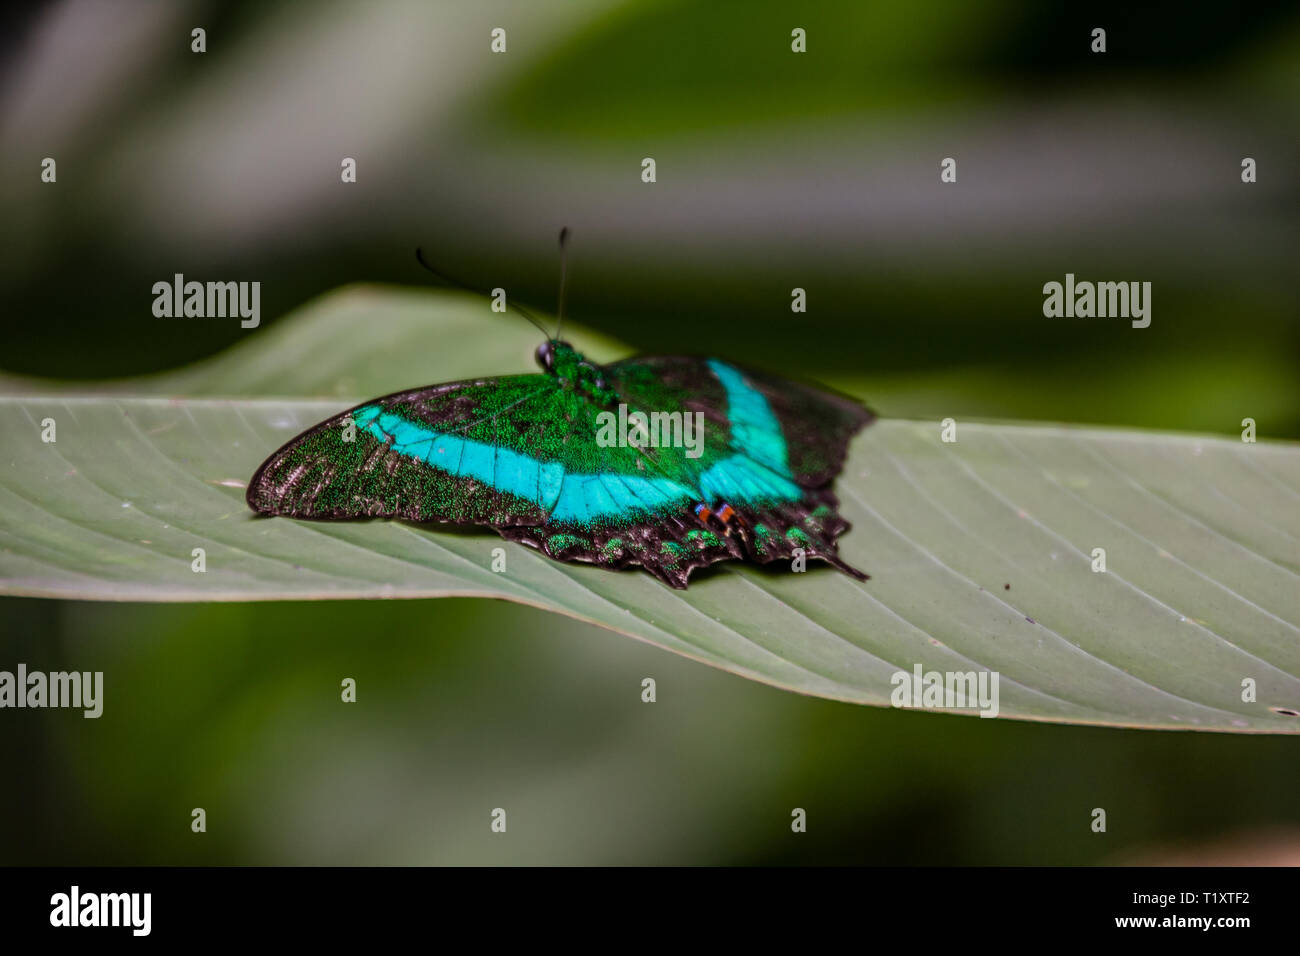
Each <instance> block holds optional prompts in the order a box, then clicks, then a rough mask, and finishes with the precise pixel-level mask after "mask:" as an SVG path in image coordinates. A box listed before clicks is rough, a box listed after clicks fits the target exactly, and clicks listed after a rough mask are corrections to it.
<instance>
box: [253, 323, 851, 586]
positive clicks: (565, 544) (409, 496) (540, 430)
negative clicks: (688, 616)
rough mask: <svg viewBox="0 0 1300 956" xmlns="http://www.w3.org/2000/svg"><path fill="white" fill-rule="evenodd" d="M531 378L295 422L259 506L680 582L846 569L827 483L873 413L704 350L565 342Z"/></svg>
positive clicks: (266, 467) (263, 477) (475, 384)
mask: <svg viewBox="0 0 1300 956" xmlns="http://www.w3.org/2000/svg"><path fill="white" fill-rule="evenodd" d="M538 361H539V363H540V364H541V366H542V369H543V374H539V375H519V376H511V377H507V378H498V379H484V380H480V381H470V382H457V383H453V384H449V385H436V386H431V387H428V388H423V389H415V390H413V391H406V392H399V393H396V394H394V395H389V396H386V397H384V398H378V399H374V400H372V401H369V402H366V403H364V404H362V405H359V406H357V407H356V408H353V409H350V410H349V411H347V412H344V413H342V414H341V415H338V416H336V417H334V418H332V419H329V420H327V421H325V422H322V423H321V424H319V425H317V426H316V427H314V428H312V429H310V430H308V431H307V432H304V433H303V434H302V435H299V436H298V437H297V438H295V439H293V440H292V441H291V442H289V443H288V444H286V445H285V446H284V447H283V448H281V449H280V450H279V451H277V452H276V453H275V454H273V455H272V456H271V457H270V458H269V459H267V461H266V462H265V463H264V464H263V465H262V467H261V468H259V469H258V471H257V473H256V474H255V475H254V476H253V479H252V481H251V482H250V483H249V487H248V504H249V506H250V507H251V508H252V509H253V510H254V511H257V512H259V513H262V514H273V515H285V516H288V517H294V518H306V519H317V520H338V519H347V518H357V517H390V518H400V519H405V520H408V521H416V522H453V523H457V524H483V525H488V526H491V527H492V528H495V529H496V530H497V531H498V532H499V533H500V534H501V535H502V536H503V537H505V538H507V539H508V540H511V541H517V542H519V543H521V544H524V545H527V546H529V547H532V548H536V549H537V550H539V551H541V552H543V553H544V554H546V555H548V556H549V557H551V558H554V559H556V560H559V561H571V562H584V563H589V564H595V565H599V566H602V567H606V568H613V569H623V568H630V567H641V568H644V569H645V570H646V571H648V572H650V573H651V574H653V575H654V576H656V577H658V578H659V579H660V580H662V581H664V582H665V583H667V584H670V585H672V586H673V587H677V588H684V587H686V585H687V582H688V580H689V578H690V575H691V572H692V571H693V570H695V569H696V568H700V567H704V566H706V565H709V564H712V563H714V562H717V561H724V560H732V559H734V560H742V561H744V560H747V561H754V562H758V563H768V562H773V561H780V560H790V559H793V558H795V557H798V556H799V555H803V556H804V557H806V558H816V559H821V560H823V561H827V562H829V563H831V564H832V565H834V566H835V567H837V568H839V569H840V570H842V571H844V572H845V573H847V574H850V575H852V576H854V577H856V578H859V579H862V578H865V577H866V576H865V575H863V574H862V573H861V572H858V571H856V570H854V569H853V568H851V567H849V566H848V565H847V564H845V563H844V562H843V561H841V560H840V558H839V557H838V554H837V552H836V544H835V539H836V538H837V537H838V536H839V535H840V534H842V533H843V532H844V531H846V530H847V529H848V524H847V523H846V522H845V521H844V520H843V519H842V518H841V517H840V516H839V514H838V511H837V502H836V500H835V498H834V496H833V494H832V493H831V490H830V485H831V483H832V481H833V480H834V478H835V475H836V474H837V473H838V472H839V470H840V468H841V466H842V464H843V461H844V455H845V450H846V448H847V445H848V441H849V439H850V438H851V437H852V436H853V435H854V434H855V433H856V432H857V431H859V430H860V429H861V428H863V427H864V426H865V425H867V424H869V423H870V422H871V421H872V419H873V416H872V414H871V413H870V412H869V411H867V410H866V409H865V408H863V407H862V406H860V405H858V404H857V403H855V402H853V401H851V400H849V399H847V398H843V397H841V396H837V395H831V394H828V393H826V392H823V391H821V390H818V389H813V388H809V387H806V386H803V385H798V384H795V383H792V382H788V381H785V380H782V379H778V378H774V377H769V376H765V375H762V374H760V373H755V372H751V371H745V370H741V369H739V368H736V367H735V366H732V365H728V364H726V363H724V362H720V361H718V360H716V359H699V358H675V357H641V358H635V359H629V360H627V361H624V362H618V363H615V364H612V365H607V366H599V365H596V364H594V363H591V362H589V361H587V360H586V359H585V358H583V357H582V356H581V355H580V354H579V353H578V352H576V351H575V350H574V349H573V348H572V347H571V346H569V345H568V344H567V343H564V342H560V341H557V340H552V341H549V342H547V343H545V344H543V346H542V347H541V348H539V349H538Z"/></svg>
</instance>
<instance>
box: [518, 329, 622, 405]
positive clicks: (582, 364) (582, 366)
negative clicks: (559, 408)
mask: <svg viewBox="0 0 1300 956" xmlns="http://www.w3.org/2000/svg"><path fill="white" fill-rule="evenodd" d="M537 364H538V365H540V366H541V367H542V371H544V372H546V373H547V374H548V375H553V376H555V378H556V379H558V380H559V382H560V384H561V385H563V386H564V387H565V388H571V389H573V390H575V391H578V392H581V393H583V394H585V395H588V396H590V397H592V398H594V399H597V400H599V401H605V400H607V399H608V398H609V397H610V396H611V395H613V393H612V392H611V391H610V390H609V388H608V386H607V385H606V383H605V375H604V371H603V370H602V369H601V367H600V366H599V365H597V364H595V363H594V362H591V361H588V360H587V358H586V356H584V355H583V354H582V353H581V352H579V351H578V350H577V349H575V348H574V347H573V346H572V345H570V344H569V343H568V342H562V341H560V340H559V339H547V340H546V341H545V342H543V343H542V344H541V345H539V346H537Z"/></svg>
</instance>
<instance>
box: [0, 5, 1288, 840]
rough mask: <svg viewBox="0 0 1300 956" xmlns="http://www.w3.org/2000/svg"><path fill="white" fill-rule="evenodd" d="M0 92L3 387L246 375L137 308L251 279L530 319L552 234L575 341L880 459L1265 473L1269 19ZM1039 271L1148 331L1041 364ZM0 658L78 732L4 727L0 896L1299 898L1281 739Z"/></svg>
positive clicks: (241, 29)
mask: <svg viewBox="0 0 1300 956" xmlns="http://www.w3.org/2000/svg"><path fill="white" fill-rule="evenodd" d="M1095 26H1101V27H1104V28H1106V29H1107V31H1108V37H1107V39H1108V52H1107V53H1106V54H1104V55H1094V54H1092V53H1090V52H1089V43H1090V36H1089V34H1090V31H1091V29H1092V28H1093V27H1095ZM194 27H203V28H204V29H206V31H207V47H208V52H206V53H204V54H201V55H200V54H194V53H191V52H190V31H191V29H193V28H194ZM493 27H503V28H505V29H506V31H507V52H506V53H505V54H493V53H491V52H490V50H489V31H490V30H491V29H492V28H493ZM794 27H802V28H804V29H805V30H806V31H807V36H808V52H807V53H806V54H801V55H796V54H793V53H791V52H790V31H791V30H792V29H793V28H794ZM0 57H2V58H3V75H4V81H3V87H2V94H3V99H0V147H2V148H0V212H2V213H3V220H2V221H3V224H4V225H3V228H4V229H5V231H6V233H7V236H8V239H9V241H8V242H7V243H6V254H5V255H4V256H3V257H0V303H2V304H3V316H4V319H3V322H4V326H3V328H4V332H3V349H2V350H0V369H2V370H3V371H7V372H19V373H24V374H29V375H42V376H49V377H53V378H58V379H62V380H71V379H87V380H90V379H100V378H105V377H112V376H124V375H132V374H139V373H143V372H149V371H156V370H162V369H168V368H174V367H177V366H179V365H182V364H184V363H186V362H189V361H192V360H195V359H198V358H201V357H203V356H206V355H210V354H212V353H214V352H216V351H218V350H220V349H221V348H223V347H225V346H227V345H230V344H232V343H233V342H235V341H237V340H238V339H239V338H241V337H243V336H247V335H255V334H257V332H256V331H251V332H247V331H241V330H240V328H239V326H238V323H237V322H233V321H227V322H222V321H202V320H190V321H174V320H173V321H169V320H159V319H155V318H154V317H153V316H152V313H151V306H152V302H153V297H152V293H151V291H150V290H151V287H152V285H153V283H154V282H157V281H159V280H167V279H170V277H171V276H172V275H173V274H174V273H176V272H182V273H185V274H186V276H187V277H189V278H196V279H200V280H207V279H222V280H228V279H235V280H258V281H260V282H261V283H262V313H263V325H264V326H265V325H269V324H271V323H273V322H274V321H275V320H276V318H277V317H278V316H280V315H283V314H284V313H286V312H288V311H289V310H291V309H292V308H294V307H295V306H297V305H299V304H301V303H302V302H304V301H306V300H307V299H309V298H310V297H312V296H314V295H316V294H319V293H321V292H324V291H326V290H328V289H331V288H334V287H336V286H340V285H343V284H345V283H349V282H354V281H385V282H398V283H423V282H425V280H426V279H427V278H428V277H427V275H425V274H424V273H422V272H420V271H419V270H418V268H417V267H416V266H415V264H414V261H413V257H412V250H413V248H414V247H415V246H416V245H421V246H423V247H424V248H425V249H426V250H427V251H428V252H429V253H430V254H431V256H432V257H433V258H434V259H435V261H437V262H439V263H440V264H442V265H443V266H444V267H445V268H446V269H447V271H449V272H451V273H453V274H456V275H459V276H462V277H464V278H465V279H466V280H467V281H468V282H470V283H471V284H474V285H476V286H482V287H493V286H504V287H506V288H508V289H509V291H510V294H511V295H512V296H514V297H516V298H518V299H520V300H521V301H525V302H528V303H530V304H532V305H535V306H536V307H537V308H539V309H541V310H543V311H545V310H548V309H549V308H550V307H551V306H552V304H553V302H554V298H555V285H556V273H557V262H556V254H555V246H554V237H555V233H556V231H557V229H558V227H559V226H560V225H562V224H567V225H569V226H570V227H571V228H572V230H573V236H574V238H573V244H572V248H571V286H570V291H569V306H570V311H571V313H572V314H573V315H574V316H575V318H576V319H578V320H580V321H581V322H583V323H585V324H586V325H588V326H591V327H593V328H596V329H598V330H600V331H602V332H605V333H608V334H610V335H612V336H614V337H616V338H619V339H621V340H623V341H625V342H627V343H629V345H631V346H634V347H636V348H638V349H645V350H653V351H692V352H699V351H708V352H713V353H716V354H720V355H725V356H727V357H729V358H733V359H735V360H738V361H744V362H750V363H753V364H756V365H762V366H767V367H771V368H775V369H778V370H782V371H785V372H786V373H788V374H790V375H794V376H800V377H809V378H815V379H820V380H823V381H826V382H829V383H831V384H834V385H837V386H839V387H841V388H845V389H847V390H850V391H852V392H854V393H856V394H859V395H862V396H864V397H865V398H866V399H867V400H868V401H869V402H870V403H871V404H872V405H873V407H875V408H876V409H877V410H878V411H880V412H881V413H882V414H885V415H890V416H900V417H944V416H948V415H952V416H955V417H957V418H963V419H969V418H1016V419H1051V420H1061V421H1070V422H1088V423H1109V424H1122V425H1129V426H1139V427H1153V428H1173V429H1189V430H1196V431H1202V432H1220V433H1226V434H1236V433H1237V432H1238V431H1239V430H1240V421H1241V419H1242V418H1244V417H1253V418H1255V419H1256V421H1257V422H1258V425H1259V430H1260V435H1261V437H1263V438H1288V439H1295V438H1300V375H1298V374H1297V371H1298V368H1297V357H1298V356H1300V324H1298V317H1300V309H1298V308H1297V306H1298V305H1300V297H1298V296H1297V294H1296V288H1295V275H1296V269H1295V260H1296V251H1297V238H1300V179H1298V178H1297V177H1296V175H1295V170H1296V167H1297V159H1300V142H1298V141H1297V139H1296V137H1295V130H1296V129H1297V128H1300V122H1298V121H1300V13H1298V12H1297V9H1296V7H1295V6H1294V5H1292V4H1282V3H1261V4H1252V5H1250V7H1249V8H1245V7H1239V6H1238V5H1235V4H1230V3H1216V4H1186V3H1180V4H1174V3H1154V4H1147V5H1144V6H1143V9H1141V10H1133V9H1130V8H1129V5H1127V4H1121V3H1119V2H1103V3H1090V4H1086V5H1085V4H1069V5H1044V4H1035V3H1031V2H1028V0H1020V2H1003V0H985V2H982V3H942V2H933V0H920V2H916V3H910V4H907V5H901V6H900V5H891V4H883V3H861V2H843V3H817V4H808V5H803V4H801V5H799V6H798V7H792V6H791V5H789V4H782V3H776V2H746V3H740V2H732V0H725V2H712V3H707V4H706V3H701V2H694V3H685V2H612V0H605V2H600V0H577V2H559V0H544V2H531V3H525V2H520V3H494V2H485V3H474V4H471V3H468V2H464V3H450V2H448V3H431V2H415V0H411V2H405V3H403V2H381V3H365V4H363V3H356V2H342V3H313V4H311V5H307V4H300V3H280V4H266V3H220V4H218V3H210V4H204V3H183V2H177V3H171V4H167V5H158V4H152V3H147V2H126V0H116V2H92V0H81V2H65V3H55V4H46V5H39V6H37V5H33V6H31V7H28V8H20V9H19V10H18V11H17V12H16V13H15V14H14V15H13V17H12V21H11V26H10V29H9V30H7V32H6V36H5V38H4V40H3V41H2V45H0ZM46 156H51V157H54V158H55V159H56V160H57V163H58V182H57V184H46V183H42V182H40V178H39V173H40V161H41V159H42V158H44V157H46ZM345 156H346V157H353V158H355V159H356V160H357V167H358V181H357V182H356V183H355V184H343V183H341V182H340V180H339V164H340V160H341V159H342V158H343V157H345ZM646 156H651V157H654V158H655V160H656V163H657V178H658V181H657V182H656V183H654V184H653V185H647V184H644V183H642V182H641V179H640V171H641V160H642V158H643V157H646ZM948 156H951V157H954V158H956V159H957V162H958V181H957V183H956V184H951V185H943V184H941V183H940V182H939V175H938V174H939V163H940V160H942V159H943V158H944V157H948ZM1246 156H1250V157H1253V158H1254V159H1256V161H1257V162H1258V168H1259V181H1258V182H1257V183H1255V184H1252V185H1245V184H1243V183H1242V182H1241V180H1240V164H1241V160H1242V158H1243V157H1246ZM1067 272H1073V273H1075V274H1076V275H1077V276H1078V277H1079V278H1081V279H1094V280H1098V279H1104V280H1145V281H1150V282H1152V284H1153V313H1152V316H1153V317H1152V324H1151V327H1150V328H1148V329H1145V330H1136V329H1132V328H1130V327H1129V325H1128V323H1127V322H1126V321H1123V320H1111V319H1046V318H1044V317H1043V315H1042V311H1041V310H1042V299H1043V297H1042V292H1041V289H1042V286H1043V283H1045V282H1048V281H1052V280H1057V281H1060V280H1061V279H1062V278H1063V277H1064V275H1065V273H1067ZM795 286H799V287H803V288H805V289H807V291H808V304H809V310H808V312H807V313H806V314H800V315H796V314H792V313H791V312H790V307H789V303H790V290H791V288H792V287H795ZM485 327H486V326H485ZM577 344H579V345H581V343H577ZM429 347H430V349H447V348H455V347H456V343H448V342H434V341H431V342H430V346H429ZM493 371H494V370H492V369H480V368H474V369H466V374H467V375H469V374H489V373H491V372H493ZM414 384H417V383H414V382H394V383H393V387H394V388H398V387H404V386H409V385H414ZM364 397H366V396H357V398H364ZM0 631H2V632H3V643H2V644H0V667H3V668H11V667H12V665H14V664H16V663H17V662H18V661H24V662H26V663H27V664H28V666H29V667H30V668H39V669H46V670H56V669H64V668H76V669H79V670H104V671H105V672H106V681H107V692H106V693H107V701H106V705H105V713H104V716H103V717H102V718H101V719H99V720H97V721H95V720H83V719H81V718H80V717H79V716H76V715H74V714H71V713H65V712H39V711H22V712H17V711H5V712H3V716H0V759H3V760H4V765H5V766H6V768H7V769H9V771H10V779H11V780H12V781H14V782H15V783H16V784H17V785H16V786H15V785H11V786H9V787H6V788H0V811H2V812H0V862H95V863H133V862H150V863H153V862H212V863H241V862H255V863H298V862H302V863H311V862H329V863H354V862H355V863H424V862H456V863H498V862H556V863H579V862H594V863H631V862H652V863H661V862H662V863H669V862H671V863H786V862H833V863H839V862H882V863H1092V862H1105V861H1112V862H1113V861H1126V860H1132V859H1141V860H1159V859H1168V858H1174V857H1177V858H1178V859H1205V860H1221V859H1224V855H1225V854H1236V856H1235V857H1233V858H1234V859H1253V860H1262V859H1265V858H1268V859H1273V858H1272V857H1267V853H1269V852H1275V853H1281V854H1283V855H1285V854H1288V853H1289V854H1290V856H1289V857H1286V858H1287V859H1292V860H1300V851H1298V850H1297V849H1296V848H1297V846H1300V804H1297V802H1296V800H1295V793H1296V789H1297V782H1298V780H1297V777H1300V761H1298V760H1297V754H1296V749H1295V748H1296V744H1295V741H1293V740H1290V739H1262V738H1244V737H1216V736H1207V735H1195V734H1150V733H1146V734H1144V733H1138V732H1128V731H1114V730H1099V729H1089V728H1068V727H1051V726H1037V725H1029V724H1012V723H1009V722H1004V721H986V720H978V719H970V718H957V717H948V716H937V715H928V714H915V713H897V712H882V711H876V710H871V709H866V708H858V707H852V706H848V705H842V704H835V703H830V702H825V701H818V700H811V699H807V698H803V697H799V696H796V695H792V694H787V693H783V692H780V691H776V690H773V689H770V688H766V687H762V686H759V685H755V684H750V683H748V682H745V681H743V680H741V679H739V678H736V677H732V676H730V675H726V674H722V673H720V672H716V671H713V670H711V669H709V668H706V667H703V666H701V665H697V664H693V663H691V662H689V661H686V660H683V659H680V658H677V657H674V656H672V655H669V654H666V653H664V652H661V651H658V650H655V649H653V648H649V647H646V646H643V645H640V644H637V643H635V642H632V641H629V640H627V639H626V638H623V637H620V636H617V635H613V634H610V633H606V632H603V631H598V630H595V629H592V628H589V627H585V626H582V625H579V624H576V623H574V622H571V621H568V620H565V619H561V618H557V617H552V616H549V615H545V614H542V613H540V612H536V611H533V610H530V609H526V608H517V607H512V606H508V605H503V604H497V603H493V602H485V601H463V600H456V601H450V600H444V601H436V602H409V603H406V602H402V603H397V602H395V603H387V602H385V603H378V602H376V603H367V604H359V603H358V604H315V605H298V604H285V605H245V606H204V605H195V606H138V605H106V604H81V603H61V602H52V601H31V600H19V599H10V600H4V601H0ZM645 676H652V677H655V678H656V679H657V681H658V684H659V700H658V702H657V703H655V704H653V705H650V704H643V703H641V701H640V681H641V679H642V678H643V677H645ZM344 677H354V678H356V679H357V681H358V685H359V700H358V703H356V704H355V705H344V704H341V703H340V702H339V698H338V686H339V681H340V680H342V678H344ZM196 806H202V807H205V808H206V809H207V811H208V815H209V832H208V833H206V834H204V835H201V836H200V835H195V834H192V833H191V832H190V830H189V819H190V817H189V811H190V809H191V808H192V807H196ZM498 806H500V807H505V808H506V809H507V811H508V813H509V815H510V816H509V820H510V829H509V833H508V835H507V836H506V837H499V836H497V837H494V836H493V835H492V834H491V833H490V832H489V830H488V822H489V818H488V814H489V812H490V811H491V809H492V808H493V807H498ZM796 806H799V807H804V808H806V809H807V810H808V813H809V832H808V833H807V834H804V835H799V836H796V835H793V834H791V833H790V830H789V819H790V816H789V814H790V809H791V808H792V807H796ZM1094 807H1104V808H1106V809H1107V811H1108V814H1109V821H1110V828H1109V832H1108V833H1107V834H1105V835H1098V834H1093V833H1092V832H1091V831H1090V829H1089V826H1088V825H1089V823H1090V820H1091V816H1090V814H1091V810H1092V808H1094ZM1179 854H1182V856H1178V855H1179ZM1189 854H1190V856H1188V855H1189Z"/></svg>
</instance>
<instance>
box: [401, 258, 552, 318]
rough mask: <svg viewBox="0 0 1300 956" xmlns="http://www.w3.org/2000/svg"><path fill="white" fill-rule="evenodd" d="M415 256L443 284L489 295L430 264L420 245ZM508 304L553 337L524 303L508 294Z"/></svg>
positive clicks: (476, 293) (477, 293)
mask: <svg viewBox="0 0 1300 956" xmlns="http://www.w3.org/2000/svg"><path fill="white" fill-rule="evenodd" d="M415 258H416V261H417V262H419V263H420V265H422V266H424V268H425V269H427V270H428V271H429V272H431V273H432V274H433V275H434V276H436V277H437V278H438V279H441V280H442V282H443V284H445V285H450V286H455V287H456V288H457V289H464V290H465V291H466V292H473V293H474V294H475V295H481V296H486V295H487V293H486V292H484V291H483V290H482V289H476V288H474V287H473V286H472V285H469V284H467V283H465V282H461V281H460V280H459V279H453V278H452V277H451V276H449V275H447V273H445V272H442V271H440V270H438V269H435V268H434V267H433V266H431V265H429V260H428V259H426V258H424V251H423V250H422V249H420V248H419V247H418V246H417V247H416V249H415ZM506 306H507V307H508V308H511V309H514V310H515V311H516V312H518V313H519V314H520V315H522V316H523V317H524V318H525V319H527V320H528V321H529V322H531V323H533V325H534V326H536V328H537V331H538V332H541V333H542V335H544V336H546V338H547V340H549V339H550V338H551V333H550V332H547V331H546V329H545V328H544V327H543V326H542V323H540V322H538V321H537V319H536V318H535V317H534V316H533V314H532V313H531V312H529V311H528V310H527V309H525V308H524V307H523V306H522V305H519V304H518V303H516V302H515V301H514V300H513V299H512V298H510V297H509V296H506Z"/></svg>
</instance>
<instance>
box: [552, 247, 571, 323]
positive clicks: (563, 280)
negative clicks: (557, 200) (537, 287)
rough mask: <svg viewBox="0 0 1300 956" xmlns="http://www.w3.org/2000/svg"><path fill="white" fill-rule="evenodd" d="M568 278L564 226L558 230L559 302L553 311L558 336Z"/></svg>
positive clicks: (567, 255)
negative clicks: (556, 321) (557, 320)
mask: <svg viewBox="0 0 1300 956" xmlns="http://www.w3.org/2000/svg"><path fill="white" fill-rule="evenodd" d="M568 278H569V227H568V226H565V227H564V228H563V229H561V230H560V303H559V305H558V306H556V309H555V313H556V315H558V316H559V323H558V324H557V325H556V327H555V337H556V338H557V339H558V338H559V337H560V332H561V331H562V330H563V329H564V293H565V290H566V288H567V286H568V281H567V280H568Z"/></svg>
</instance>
